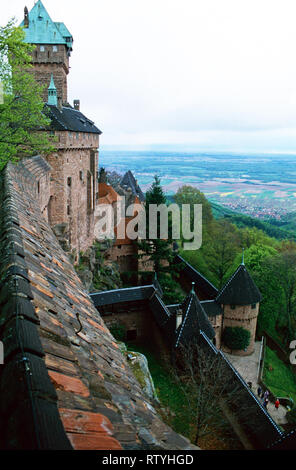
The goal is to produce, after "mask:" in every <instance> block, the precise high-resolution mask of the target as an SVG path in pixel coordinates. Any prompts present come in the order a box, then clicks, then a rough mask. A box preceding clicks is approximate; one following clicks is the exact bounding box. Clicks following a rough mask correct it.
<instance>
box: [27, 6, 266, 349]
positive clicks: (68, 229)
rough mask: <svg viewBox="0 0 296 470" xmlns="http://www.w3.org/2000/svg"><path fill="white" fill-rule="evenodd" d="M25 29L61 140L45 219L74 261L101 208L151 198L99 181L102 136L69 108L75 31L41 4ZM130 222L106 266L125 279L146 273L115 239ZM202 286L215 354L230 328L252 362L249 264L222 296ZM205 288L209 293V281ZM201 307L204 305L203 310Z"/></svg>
mask: <svg viewBox="0 0 296 470" xmlns="http://www.w3.org/2000/svg"><path fill="white" fill-rule="evenodd" d="M21 25H22V26H23V28H24V30H25V34H26V37H25V40H26V42H29V43H30V44H34V45H35V46H36V48H35V50H34V52H33V54H32V62H33V70H34V74H35V78H36V80H37V81H38V82H39V83H40V84H41V85H44V86H45V94H44V98H45V103H46V108H45V109H46V113H47V114H48V116H49V117H50V120H51V126H50V132H51V133H52V134H53V135H54V136H55V138H56V147H57V150H56V152H54V153H53V154H51V155H49V156H47V157H46V160H47V163H48V164H49V166H50V168H51V170H50V178H49V181H44V182H41V183H40V185H39V187H38V191H39V195H40V199H41V211H42V213H43V215H44V216H45V218H46V219H47V220H48V222H49V224H50V225H51V227H52V228H53V230H54V232H55V234H56V236H58V238H59V240H60V243H61V244H62V246H63V248H64V249H65V250H66V251H72V252H73V251H74V253H75V255H74V260H75V258H76V259H78V257H79V253H80V252H81V251H85V250H86V249H87V248H88V247H90V246H91V245H92V244H93V242H94V241H95V239H96V234H95V230H94V228H95V222H96V220H97V219H96V209H97V207H98V206H100V207H101V208H104V207H106V206H108V205H110V206H112V208H113V209H114V211H115V213H116V208H117V206H118V205H119V204H120V201H121V199H122V198H123V197H124V198H125V204H126V206H128V205H130V204H131V203H133V204H144V202H145V197H144V194H143V193H142V191H141V189H140V187H139V186H138V184H137V181H136V180H135V178H134V176H133V175H132V173H131V172H130V171H128V172H127V173H126V174H125V175H124V177H123V178H122V180H121V181H119V182H118V183H117V184H116V185H113V186H114V187H112V186H111V185H110V184H107V182H106V176H105V175H104V173H102V172H101V173H100V179H99V171H98V165H99V152H98V148H99V137H100V135H101V131H100V130H99V129H98V128H97V127H96V126H95V124H94V123H93V122H92V121H91V120H90V119H88V118H87V117H86V116H84V115H83V114H82V113H81V112H80V102H79V100H75V102H74V103H73V107H72V106H71V105H70V104H69V103H68V97H67V89H68V87H67V75H68V73H69V59H70V55H71V52H72V48H73V37H72V35H71V33H70V32H69V30H68V29H67V28H66V26H65V25H64V24H63V23H60V22H59V23H56V22H54V21H52V19H51V18H50V16H49V14H48V12H47V11H46V9H45V7H44V5H43V4H42V2H41V1H40V0H39V1H37V2H36V3H35V5H34V7H33V8H32V10H31V11H30V12H28V10H27V8H25V15H24V20H23V22H22V24H21ZM130 219H131V217H125V216H124V217H122V219H121V220H120V221H117V223H118V225H117V227H116V228H115V240H114V242H113V243H111V246H110V247H109V249H107V250H106V251H105V253H104V257H105V260H109V261H111V262H115V263H116V264H117V266H118V268H119V271H120V272H125V271H134V272H136V271H138V270H139V268H140V267H141V266H139V263H140V261H139V260H138V259H136V256H135V255H136V254H137V248H136V246H135V244H134V243H133V241H132V240H129V239H128V237H126V236H125V237H124V238H123V239H118V238H117V237H116V232H117V231H119V230H120V227H121V225H123V226H124V227H123V228H124V229H125V226H126V224H127V223H128V222H129V220H130ZM99 241H103V240H99ZM183 261H184V260H183ZM142 264H144V263H143V262H142ZM198 274H199V273H198ZM181 278H182V276H181ZM184 279H186V276H185V278H184ZM184 279H182V282H183V283H184ZM196 281H197V282H196V287H195V293H196V294H197V302H198V305H200V308H198V309H197V310H198V311H202V315H203V316H204V317H205V319H207V323H209V324H210V326H211V329H210V331H213V332H214V333H213V334H211V335H210V336H211V339H212V340H213V341H214V343H215V344H216V346H217V347H218V348H220V347H223V348H224V349H225V350H227V348H226V347H225V346H224V345H223V344H222V335H223V331H224V330H225V328H227V327H238V326H239V327H243V328H244V329H246V330H247V331H249V332H250V342H249V346H248V347H247V349H246V350H240V351H235V353H236V354H241V355H248V354H251V353H252V352H253V350H254V341H255V332H256V324H257V317H258V313H259V303H260V300H261V295H260V293H259V291H258V289H257V287H256V286H255V284H254V282H253V280H252V278H251V276H250V275H249V273H248V271H247V269H246V267H245V266H244V263H242V264H241V265H240V266H239V267H238V269H237V271H236V272H235V273H234V274H233V276H232V277H231V278H230V279H229V281H228V282H227V283H226V285H225V286H224V288H222V290H221V291H220V292H218V291H217V290H216V289H215V288H214V293H213V292H211V293H210V296H208V294H207V292H204V291H203V290H202V288H201V286H200V276H199V278H198V280H196ZM205 283H206V284H207V286H209V285H210V283H209V281H208V280H205ZM213 287H214V286H213ZM190 289H191V285H190V284H187V285H186V286H185V290H187V291H190ZM200 300H201V301H203V302H202V303H200ZM174 315H176V316H178V319H177V320H174V322H175V324H176V325H177V326H176V330H177V329H178V328H180V329H182V331H183V330H184V326H185V322H187V320H188V315H187V316H186V315H185V316H184V315H183V317H182V315H180V314H177V313H176V312H175V311H174ZM170 321H172V320H170ZM183 323H184V324H183ZM127 326H128V325H127Z"/></svg>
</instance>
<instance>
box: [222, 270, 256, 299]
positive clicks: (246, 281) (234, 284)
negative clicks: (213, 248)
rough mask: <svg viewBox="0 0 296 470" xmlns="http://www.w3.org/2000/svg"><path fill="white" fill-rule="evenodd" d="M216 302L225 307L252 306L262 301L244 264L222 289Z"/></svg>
mask: <svg viewBox="0 0 296 470" xmlns="http://www.w3.org/2000/svg"><path fill="white" fill-rule="evenodd" d="M216 301H217V302H219V303H220V304H223V305H252V304H256V303H258V302H260V301H261V293H260V291H259V289H258V287H257V286H256V284H255V282H254V281H253V279H252V277H251V275H250V274H249V272H248V271H247V268H246V266H245V265H244V264H243V263H242V264H241V265H240V266H239V267H238V268H237V270H236V271H235V273H234V274H233V275H232V276H231V278H230V279H229V281H228V282H227V283H226V284H225V286H224V287H222V289H221V290H220V292H219V294H218V295H217V297H216Z"/></svg>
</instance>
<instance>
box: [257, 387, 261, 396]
mask: <svg viewBox="0 0 296 470" xmlns="http://www.w3.org/2000/svg"><path fill="white" fill-rule="evenodd" d="M261 394H262V388H261V387H260V385H259V387H258V388H257V395H258V397H261Z"/></svg>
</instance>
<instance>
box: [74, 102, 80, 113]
mask: <svg viewBox="0 0 296 470" xmlns="http://www.w3.org/2000/svg"><path fill="white" fill-rule="evenodd" d="M74 109H76V111H80V100H74Z"/></svg>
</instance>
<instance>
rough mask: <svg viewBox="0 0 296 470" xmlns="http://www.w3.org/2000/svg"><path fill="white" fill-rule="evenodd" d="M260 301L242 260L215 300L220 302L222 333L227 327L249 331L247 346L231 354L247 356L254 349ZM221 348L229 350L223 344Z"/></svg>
mask: <svg viewBox="0 0 296 470" xmlns="http://www.w3.org/2000/svg"><path fill="white" fill-rule="evenodd" d="M260 301H261V294H260V292H259V290H258V288H257V286H256V284H255V283H254V281H253V279H252V277H251V275H250V274H249V273H248V271H247V269H246V266H245V264H244V260H242V263H241V264H240V266H239V267H238V268H237V270H236V271H235V273H234V274H233V275H232V277H231V278H230V279H229V281H228V282H227V283H226V284H225V286H224V287H223V288H222V289H221V291H220V292H219V294H218V296H217V298H216V302H218V303H219V304H221V305H222V309H223V320H222V321H223V323H222V335H223V331H224V330H225V328H227V327H242V328H244V329H245V330H248V331H249V332H250V344H249V346H248V348H247V349H246V350H236V351H231V352H232V354H237V355H241V356H248V355H249V354H252V352H253V351H254V343H255V334H256V326H257V318H258V314H259V304H260ZM222 337H223V336H222ZM222 349H224V350H225V351H226V352H230V351H228V350H227V349H226V347H225V345H224V346H223V344H222Z"/></svg>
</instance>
